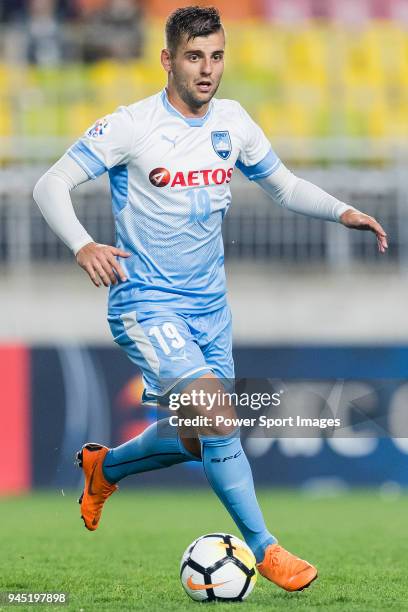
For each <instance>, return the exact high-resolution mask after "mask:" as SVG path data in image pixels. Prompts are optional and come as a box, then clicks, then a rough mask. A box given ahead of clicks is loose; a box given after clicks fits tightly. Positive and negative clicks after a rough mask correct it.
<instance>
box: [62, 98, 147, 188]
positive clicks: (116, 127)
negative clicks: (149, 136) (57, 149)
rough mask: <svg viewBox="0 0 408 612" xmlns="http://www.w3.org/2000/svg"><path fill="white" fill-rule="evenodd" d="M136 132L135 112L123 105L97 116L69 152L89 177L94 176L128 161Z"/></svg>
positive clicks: (93, 177) (92, 177)
mask: <svg viewBox="0 0 408 612" xmlns="http://www.w3.org/2000/svg"><path fill="white" fill-rule="evenodd" d="M134 133H135V129H134V123H133V118H132V115H131V113H130V111H129V110H128V109H127V108H126V107H125V106H122V107H119V108H118V110H117V111H115V112H114V113H112V114H110V115H107V116H106V117H102V118H101V119H98V120H97V121H96V122H95V123H94V124H93V125H92V126H91V127H90V128H89V129H88V130H87V131H86V132H85V134H84V135H83V136H82V138H80V139H79V140H77V142H76V143H75V144H74V145H73V146H72V147H71V148H70V149H69V150H68V155H70V156H71V157H72V158H73V159H74V160H75V161H76V162H77V163H78V164H79V165H80V166H81V168H83V170H85V172H86V173H87V175H88V176H89V178H91V179H95V178H96V177H98V176H100V175H101V174H103V173H104V172H106V171H107V170H109V169H110V168H113V167H114V166H119V165H121V164H126V163H127V162H128V159H129V155H130V152H131V150H132V144H133V138H134Z"/></svg>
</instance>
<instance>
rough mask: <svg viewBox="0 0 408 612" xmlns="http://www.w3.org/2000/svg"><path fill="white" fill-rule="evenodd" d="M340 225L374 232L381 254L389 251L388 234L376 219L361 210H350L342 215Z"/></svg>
mask: <svg viewBox="0 0 408 612" xmlns="http://www.w3.org/2000/svg"><path fill="white" fill-rule="evenodd" d="M340 223H342V224H343V225H345V226H346V227H350V228H351V229H357V230H367V231H370V232H373V233H374V234H375V235H376V237H377V244H378V250H379V251H380V253H385V251H386V249H388V242H387V234H386V233H385V231H384V229H383V228H382V227H381V225H380V224H379V223H378V221H376V220H375V219H374V217H369V216H368V215H366V214H365V213H362V212H360V211H359V210H353V209H352V208H350V209H349V210H346V212H344V213H343V214H342V215H341V217H340Z"/></svg>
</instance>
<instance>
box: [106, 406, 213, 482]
mask: <svg viewBox="0 0 408 612" xmlns="http://www.w3.org/2000/svg"><path fill="white" fill-rule="evenodd" d="M185 461H201V459H200V458H199V457H196V456H195V455H193V454H192V453H190V452H189V451H188V450H186V449H185V448H184V446H183V443H182V442H181V440H180V438H179V436H178V433H177V428H175V427H173V426H171V425H170V424H169V419H168V418H167V419H161V420H160V421H158V422H157V423H152V425H150V426H149V427H147V428H146V429H145V430H144V431H143V432H142V433H141V434H140V435H139V436H137V437H136V438H132V440H129V441H128V442H125V444H122V445H121V446H117V447H116V448H111V449H110V450H109V452H108V453H106V457H105V460H104V462H103V473H104V476H105V478H106V479H107V480H108V481H109V482H112V483H114V482H118V481H119V480H121V479H122V478H125V476H129V475H130V474H139V473H140V472H148V471H150V470H159V469H160V468H165V467H170V466H171V465H174V464H176V463H183V462H185Z"/></svg>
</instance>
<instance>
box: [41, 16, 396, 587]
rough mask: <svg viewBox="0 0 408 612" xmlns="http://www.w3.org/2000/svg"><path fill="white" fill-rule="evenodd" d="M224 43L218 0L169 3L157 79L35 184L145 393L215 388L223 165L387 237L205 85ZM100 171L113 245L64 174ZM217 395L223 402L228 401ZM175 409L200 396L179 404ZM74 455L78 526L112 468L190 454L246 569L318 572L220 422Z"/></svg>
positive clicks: (226, 363) (96, 511) (112, 486)
mask: <svg viewBox="0 0 408 612" xmlns="http://www.w3.org/2000/svg"><path fill="white" fill-rule="evenodd" d="M224 46H225V34H224V29H223V26H222V24H221V22H220V16H219V13H218V11H217V9H215V8H201V7H187V8H181V9H178V10H176V11H175V12H174V13H173V14H172V15H170V17H169V18H168V20H167V23H166V49H163V50H162V52H161V63H162V66H163V68H164V70H165V72H166V73H167V86H166V87H165V88H164V89H163V90H162V91H161V92H159V93H157V94H156V95H153V96H151V97H149V98H146V99H144V100H141V101H139V102H136V103H135V104H131V105H130V106H127V107H120V108H119V109H118V110H117V111H116V112H114V113H112V114H111V115H108V116H107V117H103V118H102V119H99V120H98V121H96V123H95V124H94V125H93V126H92V127H91V128H90V129H89V130H88V131H87V132H86V133H85V134H84V136H83V137H82V138H80V139H79V140H78V141H77V142H76V143H75V144H74V145H73V146H72V147H71V148H70V149H69V150H68V151H67V153H66V154H65V155H63V157H62V158H61V159H60V160H59V161H57V163H56V164H55V165H54V166H53V167H52V168H51V169H50V170H49V171H48V172H47V173H46V174H45V175H44V176H42V177H41V178H40V180H39V181H38V183H37V185H36V186H35V189H34V198H35V200H36V202H37V204H38V206H39V207H40V209H41V211H42V213H43V215H44V217H45V219H46V220H47V222H48V223H49V225H50V226H51V228H52V229H53V230H54V231H55V232H56V233H57V234H58V236H60V238H61V239H62V240H63V241H64V242H65V243H66V244H67V245H68V246H69V247H70V248H71V249H72V251H73V252H74V254H75V256H76V260H77V262H78V264H79V265H80V266H81V267H82V268H83V269H84V270H85V271H86V272H87V274H88V275H89V277H90V279H91V280H92V282H93V283H94V284H95V285H96V286H97V287H98V286H100V285H101V283H103V284H104V285H105V286H110V294H109V312H108V320H109V324H110V327H111V330H112V334H113V336H114V339H115V342H116V343H118V344H119V345H120V346H121V347H122V348H123V349H124V350H125V351H126V353H127V355H128V356H129V358H130V359H131V360H132V361H133V362H134V363H135V364H136V365H137V366H139V368H140V369H141V370H142V372H143V379H144V384H145V392H144V398H145V399H146V400H152V399H155V398H156V399H157V398H160V397H163V396H166V394H168V393H169V391H171V390H172V389H173V390H174V389H176V388H177V389H178V390H179V391H183V392H184V391H188V392H192V391H196V392H200V390H203V389H204V390H205V391H206V392H208V391H211V392H213V393H214V394H215V396H216V393H217V391H220V390H221V391H222V390H223V389H225V380H232V379H233V378H234V365H233V361H232V352H231V314H230V309H229V307H228V304H227V302H226V297H225V293H226V290H225V275H224V257H223V245H222V237H221V224H222V220H223V218H224V215H225V213H226V211H227V209H228V207H229V204H230V199H231V196H230V185H229V183H230V181H231V178H232V175H233V173H234V171H235V168H238V169H239V170H240V171H241V172H242V173H243V174H244V175H245V176H246V177H247V178H248V179H249V180H252V181H255V182H256V183H258V185H260V186H261V187H262V188H263V189H264V190H265V191H266V193H267V194H269V195H270V196H271V198H272V199H273V200H274V201H275V202H277V203H278V204H279V205H281V206H283V207H285V208H288V209H289V210H292V211H295V212H298V213H302V214H305V215H309V216H313V217H317V218H320V219H326V220H328V221H334V222H339V223H342V224H343V225H345V226H346V227H349V228H355V229H360V230H370V231H372V232H373V233H374V234H375V235H376V238H377V242H378V248H379V250H380V252H385V250H386V248H387V238H386V234H385V232H384V230H383V229H382V227H381V226H380V225H379V223H377V221H376V220H375V219H373V218H372V217H369V216H368V215H366V214H364V213H362V212H359V211H358V210H356V209H355V208H353V207H352V206H349V205H347V204H344V203H343V202H340V201H338V200H337V199H336V198H334V197H332V196H330V195H329V194H327V193H325V192H324V191H322V190H321V189H320V188H318V187H317V186H315V185H313V184H311V183H309V182H307V181H305V180H302V179H300V178H298V177H296V176H294V175H293V174H292V173H291V172H290V171H289V170H288V169H287V168H286V167H285V166H284V164H283V163H282V162H281V161H280V160H279V159H278V157H277V155H276V154H275V153H274V151H273V150H272V148H271V145H270V143H269V142H268V140H267V138H266V137H265V135H264V133H263V131H262V130H261V128H260V127H259V126H258V125H257V124H256V123H255V122H254V121H253V120H252V119H251V118H250V116H249V115H248V114H247V113H246V111H245V110H244V109H243V108H242V107H241V106H240V104H239V103H238V102H236V101H234V100H222V99H216V98H214V95H215V93H216V91H217V88H218V85H219V83H220V80H221V77H222V73H223V69H224ZM104 172H108V174H109V179H110V185H111V194H112V206H113V214H114V218H115V224H116V246H109V245H105V244H98V243H96V242H95V241H94V240H93V238H92V237H91V236H90V235H89V234H88V233H87V232H86V230H85V229H84V227H83V226H82V225H81V224H80V222H79V220H78V219H77V217H76V215H75V213H74V209H73V206H72V203H71V199H70V191H71V190H72V189H73V188H74V187H76V186H77V185H79V184H81V183H84V182H85V181H88V180H90V179H95V178H97V177H98V176H100V175H101V174H103V173H104ZM218 408H219V410H220V411H221V410H222V413H223V414H224V415H225V416H232V415H233V414H234V407H233V406H232V405H227V406H222V407H218ZM185 413H186V414H195V415H203V414H205V413H206V410H205V406H202V405H191V406H190V407H189V409H188V410H186V411H185ZM78 461H79V464H80V466H81V467H82V470H83V472H84V476H85V485H84V490H83V493H82V496H81V498H80V500H79V501H80V504H81V516H82V518H83V520H84V522H85V526H86V527H87V529H89V530H95V529H96V528H97V526H98V523H99V519H100V516H101V511H102V507H103V504H104V502H105V501H106V500H107V498H108V497H109V496H110V495H111V494H112V493H113V492H114V491H115V490H116V489H117V484H116V483H117V482H119V481H120V480H121V479H122V478H125V477H126V476H128V475H129V474H136V473H140V472H144V471H148V470H154V469H159V468H163V467H168V466H171V465H174V464H176V463H181V462H185V461H202V463H203V467H204V471H205V474H206V477H207V479H208V481H209V483H210V485H211V487H212V488H213V490H214V491H215V493H216V494H217V495H218V497H219V498H220V500H221V502H222V503H223V504H224V506H225V507H226V509H227V510H228V512H229V513H230V515H231V516H232V518H233V519H234V521H235V522H236V524H237V526H238V528H239V529H240V531H241V533H242V535H243V537H244V538H245V540H246V542H247V544H248V545H249V546H250V548H251V549H252V551H253V552H254V555H255V557H256V561H257V566H258V569H259V572H260V573H261V574H262V575H263V576H265V577H266V578H267V579H269V580H271V581H272V582H274V583H275V584H277V585H279V586H280V587H282V588H284V589H286V590H288V591H297V590H302V589H304V588H305V587H307V586H309V584H310V583H311V582H312V581H313V580H314V579H315V578H316V577H317V570H316V568H315V567H314V566H313V565H311V564H310V563H308V562H307V561H304V560H302V559H300V558H298V557H296V556H295V555H293V554H291V553H290V552H288V551H286V550H285V549H284V548H283V547H282V546H280V545H279V544H278V543H277V540H276V538H275V537H274V536H273V535H272V534H271V533H270V531H269V530H268V529H267V527H266V525H265V522H264V519H263V516H262V513H261V510H260V508H259V505H258V502H257V499H256V495H255V491H254V484H253V480H252V473H251V468H250V465H249V463H248V460H247V458H246V456H245V453H244V451H243V449H242V446H241V442H240V438H239V435H238V433H237V431H235V430H234V429H233V428H231V427H227V426H226V425H224V424H220V425H218V426H216V425H214V424H209V425H208V426H202V427H197V428H196V429H195V430H194V435H193V436H191V432H190V435H189V432H186V431H185V430H183V429H179V430H177V429H175V428H174V427H172V426H171V424H170V422H169V419H162V420H160V421H159V422H158V423H154V424H152V425H151V426H150V427H148V428H147V429H146V430H145V431H144V432H143V433H142V434H141V435H139V436H137V437H136V438H134V439H132V440H129V441H128V442H126V443H125V444H123V445H121V446H119V447H117V448H111V449H109V448H107V447H105V446H102V445H101V444H98V443H87V444H85V445H84V446H83V447H82V449H81V451H79V453H78Z"/></svg>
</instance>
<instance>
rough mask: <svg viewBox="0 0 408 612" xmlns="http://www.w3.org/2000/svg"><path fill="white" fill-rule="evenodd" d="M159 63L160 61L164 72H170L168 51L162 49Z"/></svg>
mask: <svg viewBox="0 0 408 612" xmlns="http://www.w3.org/2000/svg"><path fill="white" fill-rule="evenodd" d="M160 61H161V65H162V66H163V68H164V69H165V71H166V72H170V70H171V58H170V51H169V50H168V49H162V52H161V55H160Z"/></svg>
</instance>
